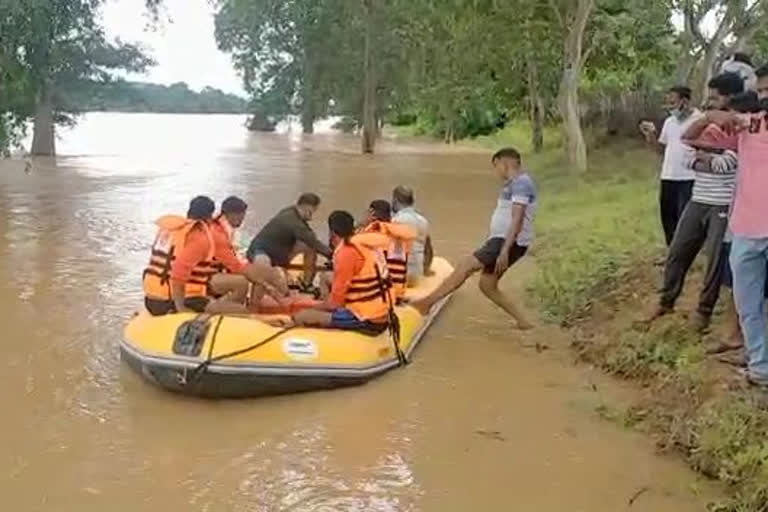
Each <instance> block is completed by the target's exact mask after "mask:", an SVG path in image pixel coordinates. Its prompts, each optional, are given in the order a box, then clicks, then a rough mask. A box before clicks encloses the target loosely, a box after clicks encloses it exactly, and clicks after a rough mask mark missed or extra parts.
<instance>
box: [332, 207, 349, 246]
mask: <svg viewBox="0 0 768 512" xmlns="http://www.w3.org/2000/svg"><path fill="white" fill-rule="evenodd" d="M328 229H330V231H331V233H333V234H335V235H336V236H339V237H341V238H345V239H346V238H349V237H350V236H352V235H353V234H354V233H355V218H354V217H352V214H351V213H349V212H346V211H344V210H336V211H334V212H332V213H331V214H330V215H329V216H328Z"/></svg>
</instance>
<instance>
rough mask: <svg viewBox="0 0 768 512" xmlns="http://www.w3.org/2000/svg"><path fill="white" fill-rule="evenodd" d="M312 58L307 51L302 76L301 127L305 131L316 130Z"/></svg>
mask: <svg viewBox="0 0 768 512" xmlns="http://www.w3.org/2000/svg"><path fill="white" fill-rule="evenodd" d="M310 59H311V56H309V55H308V54H307V52H306V51H305V52H304V65H303V68H302V77H301V100H302V102H301V129H302V131H303V132H304V133H314V132H315V116H316V114H315V88H314V80H313V77H312V69H311V66H312V63H311V62H310Z"/></svg>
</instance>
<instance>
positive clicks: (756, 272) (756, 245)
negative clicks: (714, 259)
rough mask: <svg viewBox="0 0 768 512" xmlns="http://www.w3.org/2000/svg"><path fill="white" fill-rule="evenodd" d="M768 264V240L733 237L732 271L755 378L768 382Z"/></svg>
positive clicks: (748, 353)
mask: <svg viewBox="0 0 768 512" xmlns="http://www.w3.org/2000/svg"><path fill="white" fill-rule="evenodd" d="M766 263H768V238H745V237H741V236H735V235H734V237H733V243H732V245H731V270H733V296H734V298H735V300H736V310H737V311H738V312H739V321H740V323H741V330H742V331H743V333H744V344H745V345H746V348H747V355H748V356H749V373H750V375H751V376H752V377H755V378H758V379H766V380H768V339H767V338H766V327H767V326H766V316H765V298H764V293H763V292H764V289H765V288H764V287H765V279H766V273H768V271H767V270H766Z"/></svg>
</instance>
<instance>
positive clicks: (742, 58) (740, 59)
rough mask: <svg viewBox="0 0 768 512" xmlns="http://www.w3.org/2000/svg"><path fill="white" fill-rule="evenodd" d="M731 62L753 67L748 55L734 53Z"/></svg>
mask: <svg viewBox="0 0 768 512" xmlns="http://www.w3.org/2000/svg"><path fill="white" fill-rule="evenodd" d="M733 60H734V61H735V62H743V63H744V64H747V65H748V66H753V64H752V57H750V56H749V54H748V53H744V52H736V53H734V54H733Z"/></svg>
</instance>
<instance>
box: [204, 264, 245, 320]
mask: <svg viewBox="0 0 768 512" xmlns="http://www.w3.org/2000/svg"><path fill="white" fill-rule="evenodd" d="M209 286H210V288H211V290H212V291H213V292H215V293H216V294H217V295H221V298H219V299H216V300H213V301H211V302H210V304H208V307H207V308H206V309H205V311H206V313H212V314H218V315H223V314H245V313H248V308H247V307H246V305H245V299H246V298H247V297H248V280H247V279H246V278H245V276H242V275H238V274H216V275H214V276H213V277H211V282H210V284H209Z"/></svg>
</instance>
